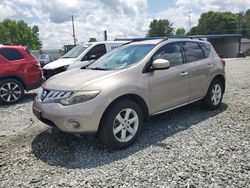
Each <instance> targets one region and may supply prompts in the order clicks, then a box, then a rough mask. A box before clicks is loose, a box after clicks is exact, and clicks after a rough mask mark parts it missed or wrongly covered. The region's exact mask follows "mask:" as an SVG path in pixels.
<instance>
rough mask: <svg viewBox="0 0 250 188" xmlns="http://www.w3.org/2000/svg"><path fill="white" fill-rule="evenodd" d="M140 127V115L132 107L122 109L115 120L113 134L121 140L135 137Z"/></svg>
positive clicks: (126, 140) (125, 140) (124, 140)
mask: <svg viewBox="0 0 250 188" xmlns="http://www.w3.org/2000/svg"><path fill="white" fill-rule="evenodd" d="M138 127H139V117H138V115H137V113H136V111H134V110H133V109H131V108H126V109H124V110H122V111H120V112H119V113H118V114H117V116H116V118H115V120H114V122H113V134H114V136H115V138H116V139H117V140H118V141H119V142H128V141H130V140H131V139H133V138H134V136H135V135H136V133H137V131H138Z"/></svg>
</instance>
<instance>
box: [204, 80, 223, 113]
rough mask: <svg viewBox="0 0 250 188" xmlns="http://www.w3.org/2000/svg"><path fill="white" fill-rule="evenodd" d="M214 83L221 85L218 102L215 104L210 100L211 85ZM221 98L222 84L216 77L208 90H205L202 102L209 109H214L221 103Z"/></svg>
mask: <svg viewBox="0 0 250 188" xmlns="http://www.w3.org/2000/svg"><path fill="white" fill-rule="evenodd" d="M216 84H219V85H220V87H221V98H220V102H219V103H218V104H217V105H214V104H213V102H212V95H213V93H212V90H213V87H214V86H215V85H216ZM222 98H223V84H222V82H221V81H220V80H218V79H215V80H214V81H213V82H212V83H211V84H210V87H209V90H208V92H207V95H206V97H205V99H204V103H205V106H206V107H207V108H208V109H210V110H215V109H217V108H218V107H219V106H220V105H221V102H222Z"/></svg>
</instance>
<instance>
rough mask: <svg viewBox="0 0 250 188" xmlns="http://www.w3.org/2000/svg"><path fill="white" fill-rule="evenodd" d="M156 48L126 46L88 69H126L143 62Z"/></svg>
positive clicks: (105, 56) (145, 45)
mask: <svg viewBox="0 0 250 188" xmlns="http://www.w3.org/2000/svg"><path fill="white" fill-rule="evenodd" d="M154 46H155V45H153V44H141V45H130V46H124V47H122V48H119V49H116V50H113V51H111V52H110V53H107V54H106V55H104V56H102V57H101V58H100V59H98V60H97V61H95V62H94V63H92V64H91V65H90V66H89V67H88V68H89V69H96V70H119V69H124V68H127V67H130V66H132V65H134V64H136V63H138V62H139V61H141V60H142V59H143V58H144V57H145V56H146V55H147V54H148V52H149V51H150V50H151V49H153V47H154Z"/></svg>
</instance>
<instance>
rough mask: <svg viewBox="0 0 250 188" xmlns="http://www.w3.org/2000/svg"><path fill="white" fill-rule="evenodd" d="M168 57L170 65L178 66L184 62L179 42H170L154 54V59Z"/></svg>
mask: <svg viewBox="0 0 250 188" xmlns="http://www.w3.org/2000/svg"><path fill="white" fill-rule="evenodd" d="M156 59H166V60H168V61H169V63H170V66H171V67H173V66H177V65H181V64H183V58H182V52H181V47H180V45H179V43H170V44H166V45H165V46H163V47H161V48H160V49H159V50H158V51H157V52H156V54H155V55H154V56H153V60H156Z"/></svg>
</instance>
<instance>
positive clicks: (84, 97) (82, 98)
mask: <svg viewBox="0 0 250 188" xmlns="http://www.w3.org/2000/svg"><path fill="white" fill-rule="evenodd" d="M99 93H100V91H99V90H97V91H78V92H76V93H75V94H73V95H72V96H70V97H68V98H64V99H61V100H60V103H61V104H62V105H65V106H66V105H72V104H77V103H82V102H86V101H89V100H91V99H93V98H95V97H96V96H97V95H98V94H99Z"/></svg>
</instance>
